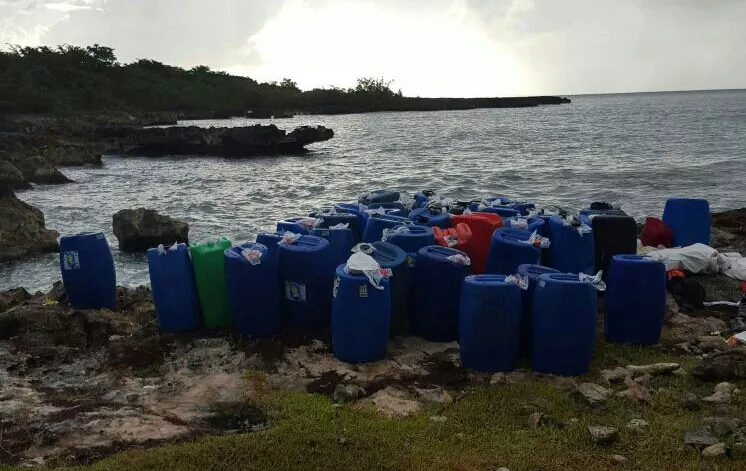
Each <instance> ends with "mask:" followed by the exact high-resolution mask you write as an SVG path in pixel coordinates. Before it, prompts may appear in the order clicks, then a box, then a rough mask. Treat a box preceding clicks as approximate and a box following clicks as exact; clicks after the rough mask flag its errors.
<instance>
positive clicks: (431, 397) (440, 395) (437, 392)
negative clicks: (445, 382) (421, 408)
mask: <svg viewBox="0 0 746 471" xmlns="http://www.w3.org/2000/svg"><path fill="white" fill-rule="evenodd" d="M415 392H416V393H417V397H419V398H420V399H421V400H422V401H424V402H429V403H433V404H449V403H451V402H453V398H452V397H451V395H450V394H449V393H448V391H446V390H445V389H443V388H433V389H415Z"/></svg>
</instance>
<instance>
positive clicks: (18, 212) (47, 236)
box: [0, 190, 59, 262]
mask: <svg viewBox="0 0 746 471" xmlns="http://www.w3.org/2000/svg"><path fill="white" fill-rule="evenodd" d="M8 191H9V193H4V196H3V194H2V192H0V262H2V261H8V260H18V259H21V258H23V257H26V256H28V255H35V254H41V253H49V252H57V250H58V246H57V237H58V236H59V234H58V233H57V231H52V230H48V229H47V228H46V227H45V223H44V214H43V213H42V212H41V211H39V210H38V209H36V208H34V207H33V206H31V205H29V204H26V203H24V202H23V201H21V200H19V199H18V198H16V197H15V196H14V195H13V193H12V191H10V190H8Z"/></svg>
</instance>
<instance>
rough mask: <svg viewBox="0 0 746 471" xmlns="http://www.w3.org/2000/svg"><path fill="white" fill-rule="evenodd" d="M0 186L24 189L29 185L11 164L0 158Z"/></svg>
mask: <svg viewBox="0 0 746 471" xmlns="http://www.w3.org/2000/svg"><path fill="white" fill-rule="evenodd" d="M0 157H2V156H0ZM0 187H3V188H10V189H11V190H25V189H27V188H30V187H31V185H30V184H29V182H28V181H27V180H26V179H25V178H24V177H23V174H22V173H21V171H20V170H18V169H17V168H16V167H15V166H14V165H13V164H11V163H10V162H6V161H4V160H0Z"/></svg>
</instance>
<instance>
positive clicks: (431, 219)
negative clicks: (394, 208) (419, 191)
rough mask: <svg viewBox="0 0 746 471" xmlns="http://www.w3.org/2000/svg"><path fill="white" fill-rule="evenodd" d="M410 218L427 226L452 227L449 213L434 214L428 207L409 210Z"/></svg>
mask: <svg viewBox="0 0 746 471" xmlns="http://www.w3.org/2000/svg"><path fill="white" fill-rule="evenodd" d="M409 219H410V220H412V222H414V223H415V224H418V225H420V226H427V227H440V228H441V229H448V228H449V227H451V216H450V215H449V214H448V213H442V214H433V213H431V212H430V211H429V210H428V209H427V208H418V209H413V210H412V211H410V212H409Z"/></svg>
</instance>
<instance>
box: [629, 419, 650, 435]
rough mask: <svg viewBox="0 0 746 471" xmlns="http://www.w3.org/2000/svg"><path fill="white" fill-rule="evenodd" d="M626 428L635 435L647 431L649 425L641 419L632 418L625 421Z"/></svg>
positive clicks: (643, 433)
mask: <svg viewBox="0 0 746 471" xmlns="http://www.w3.org/2000/svg"><path fill="white" fill-rule="evenodd" d="M626 429H627V430H628V431H629V432H631V433H634V434H637V435H645V434H646V433H648V429H649V425H648V423H647V422H645V421H644V420H642V419H632V420H630V421H629V422H628V423H627V425H626Z"/></svg>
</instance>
